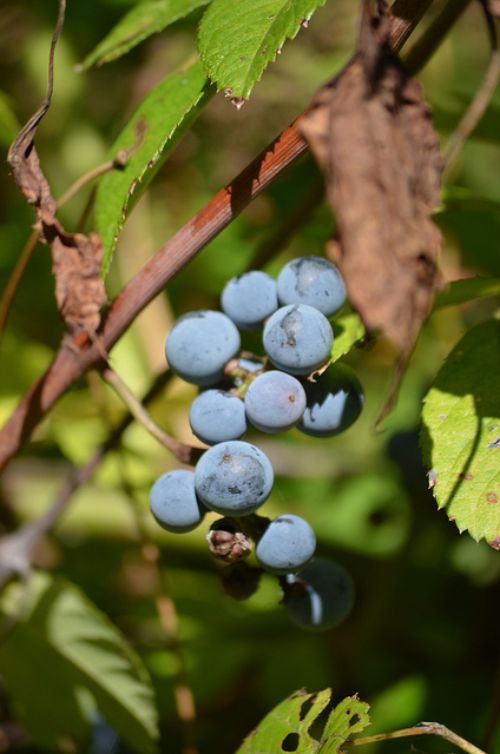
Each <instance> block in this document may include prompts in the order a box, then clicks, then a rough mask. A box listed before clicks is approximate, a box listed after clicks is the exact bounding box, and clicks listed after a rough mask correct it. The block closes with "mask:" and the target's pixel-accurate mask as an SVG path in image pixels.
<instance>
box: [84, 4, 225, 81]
mask: <svg viewBox="0 0 500 754" xmlns="http://www.w3.org/2000/svg"><path fill="white" fill-rule="evenodd" d="M209 2H210V0H145V2H139V3H137V5H135V6H134V7H133V8H132V9H131V10H129V11H128V13H126V14H125V15H124V16H123V18H122V19H121V20H120V21H119V22H118V23H117V25H116V26H115V27H114V28H113V29H112V30H111V31H110V32H109V34H107V35H106V36H105V37H104V39H103V40H102V42H99V44H98V45H97V47H96V48H95V49H94V50H92V52H91V53H90V54H89V55H87V57H86V58H85V60H84V61H83V63H82V64H81V65H80V66H79V70H86V69H88V68H90V66H92V65H94V64H97V65H102V64H103V63H110V62H111V61H112V60H116V59H117V58H119V57H121V56H122V55H125V53H127V52H128V51H129V50H131V49H132V48H133V47H135V46H136V45H138V44H139V43H140V42H143V41H144V40H145V39H147V38H148V37H150V36H151V35H152V34H156V33H157V32H159V31H163V29H166V28H167V26H170V25H171V24H173V23H174V22H175V21H179V19H181V18H185V17H186V16H188V15H189V14H190V13H192V12H193V11H194V10H196V9H197V8H201V7H202V6H204V5H207V4H208V3H209Z"/></svg>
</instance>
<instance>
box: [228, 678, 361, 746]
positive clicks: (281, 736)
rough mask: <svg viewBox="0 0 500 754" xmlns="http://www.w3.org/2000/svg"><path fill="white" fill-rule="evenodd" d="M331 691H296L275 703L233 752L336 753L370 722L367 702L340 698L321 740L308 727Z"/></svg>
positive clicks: (324, 707) (352, 698)
mask: <svg viewBox="0 0 500 754" xmlns="http://www.w3.org/2000/svg"><path fill="white" fill-rule="evenodd" d="M330 696H331V691H330V689H325V690H324V691H320V692H318V693H317V694H308V693H306V692H305V691H298V692H297V693H295V694H292V696H290V697H288V699H285V701H284V702H281V704H278V706H277V707H275V708H274V709H273V710H272V711H271V712H270V713H269V714H268V715H266V717H265V718H264V719H263V720H262V722H261V723H259V725H258V726H257V728H256V729H255V730H254V731H252V733H250V735H249V736H247V738H246V739H245V740H244V742H243V744H242V745H241V746H240V748H239V749H238V751H237V752H236V754H275V753H276V754H282V752H283V751H294V752H296V754H315V752H318V754H319V752H321V754H336V753H337V752H338V750H339V748H340V746H342V745H343V744H344V743H345V742H346V741H347V739H348V738H349V737H350V736H351V735H352V734H353V733H359V732H360V731H362V730H363V729H364V728H365V727H366V726H367V725H369V717H368V705H367V704H365V703H364V702H360V701H359V699H358V698H357V697H355V696H351V697H347V698H346V699H344V700H343V701H341V702H340V703H339V704H338V705H337V706H336V707H334V709H333V710H332V712H331V713H330V715H329V717H328V720H327V722H326V725H325V728H324V731H323V735H322V738H321V740H320V741H318V740H317V739H315V738H313V737H312V735H311V734H310V732H309V731H310V728H311V726H312V725H313V723H314V722H315V721H316V720H317V718H318V717H319V715H320V714H321V713H322V712H323V710H325V709H326V707H327V706H328V704H329V702H330ZM283 744H285V746H287V744H288V745H289V746H292V745H293V749H292V748H286V749H285V748H284V746H283Z"/></svg>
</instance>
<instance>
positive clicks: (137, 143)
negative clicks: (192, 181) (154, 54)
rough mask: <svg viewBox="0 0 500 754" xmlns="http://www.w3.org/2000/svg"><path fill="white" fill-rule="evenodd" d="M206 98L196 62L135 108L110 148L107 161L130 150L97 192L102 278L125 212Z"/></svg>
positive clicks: (204, 86) (171, 76)
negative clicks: (102, 246)
mask: <svg viewBox="0 0 500 754" xmlns="http://www.w3.org/2000/svg"><path fill="white" fill-rule="evenodd" d="M209 96H210V92H209V90H208V89H207V87H206V77H205V74H204V72H203V68H202V66H201V65H200V63H199V62H197V63H194V64H193V65H192V66H191V67H190V68H188V70H186V71H184V72H183V73H172V74H171V75H170V76H167V78H166V79H164V80H163V81H162V82H161V83H160V84H158V86H157V87H156V88H155V89H153V91H152V92H150V93H149V94H148V96H147V97H146V98H145V99H144V100H143V101H142V102H141V104H140V105H139V107H138V108H137V110H136V111H135V113H134V114H133V116H132V117H131V119H130V120H129V122H128V123H127V125H126V126H125V128H124V129H123V131H122V132H121V134H120V135H119V137H118V138H117V140H116V141H115V143H114V144H113V147H112V148H111V150H110V156H111V157H112V158H114V157H116V155H117V154H118V153H119V152H120V150H125V151H127V150H131V155H130V158H129V160H128V162H127V165H126V167H125V168H124V169H123V170H114V171H113V172H111V173H107V174H106V175H105V176H104V177H103V178H102V180H101V181H100V183H99V187H98V190H97V197H96V207H95V216H96V225H97V230H98V232H99V234H100V236H101V238H102V241H103V245H104V256H103V263H102V270H103V274H105V273H106V272H107V270H108V268H109V265H110V263H111V258H112V254H113V251H114V248H115V246H116V241H117V238H118V234H119V232H120V230H121V228H122V227H123V224H124V222H125V219H126V216H127V214H128V212H130V210H131V208H132V207H133V205H134V204H135V203H136V202H137V200H138V199H139V197H140V196H141V194H142V193H143V191H144V189H145V188H146V186H147V185H148V184H149V182H150V181H151V179H152V178H153V176H154V175H155V174H156V172H157V170H158V169H159V167H160V166H161V165H162V164H163V162H164V161H165V159H166V158H167V155H168V154H169V153H170V151H171V150H172V148H173V147H174V145H175V144H176V143H177V142H178V141H179V139H180V137H181V136H182V135H183V133H184V132H185V131H186V129H187V128H188V127H189V126H190V125H191V123H192V122H193V120H194V119H195V118H196V116H197V115H198V114H199V112H200V110H201V108H202V106H203V105H204V104H205V102H206V101H207V99H208V97H209Z"/></svg>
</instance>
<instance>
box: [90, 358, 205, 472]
mask: <svg viewBox="0 0 500 754" xmlns="http://www.w3.org/2000/svg"><path fill="white" fill-rule="evenodd" d="M101 375H102V377H103V379H104V380H105V381H106V382H107V383H108V385H110V387H112V388H113V390H114V391H115V393H116V394H117V395H118V396H119V397H120V398H121V399H122V401H123V402H124V404H125V405H126V406H127V408H128V410H129V411H130V413H131V414H132V416H133V417H134V419H136V420H137V421H138V422H139V423H140V424H142V426H143V427H144V429H145V430H146V431H147V432H149V434H150V435H152V437H154V438H155V440H158V442H160V443H161V444H162V445H163V446H164V447H165V448H167V450H170V452H171V453H173V454H174V456H175V457H176V458H177V460H178V461H180V462H181V463H187V464H193V463H196V460H197V459H198V458H199V456H200V454H201V453H202V452H203V451H200V450H199V449H198V448H193V447H191V446H190V445H185V444H184V443H182V442H179V441H178V440H174V438H173V437H170V435H168V434H167V433H166V432H164V431H163V429H161V427H159V426H158V425H157V424H156V422H155V421H154V420H153V419H152V418H151V416H150V415H149V413H148V411H147V410H146V409H145V408H144V406H143V404H142V403H141V401H140V400H138V398H137V397H136V396H135V395H134V393H133V392H132V391H131V390H130V388H129V387H128V386H127V385H126V384H125V382H124V381H123V380H122V378H121V377H120V376H119V375H118V374H117V373H116V372H115V371H114V369H111V367H106V368H105V369H103V370H102V371H101Z"/></svg>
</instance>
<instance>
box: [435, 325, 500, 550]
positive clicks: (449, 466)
mask: <svg viewBox="0 0 500 754" xmlns="http://www.w3.org/2000/svg"><path fill="white" fill-rule="evenodd" d="M499 364H500V322H499V321H497V320H489V321H487V322H483V323H482V324H480V325H477V326H476V327H474V328H472V330H469V332H468V333H467V334H466V335H465V336H464V337H463V338H462V340H461V341H460V342H459V343H458V345H457V346H455V348H454V349H453V351H452V352H451V354H450V355H449V356H448V358H447V360H446V362H445V364H444V365H443V366H442V368H441V369H440V371H439V372H438V374H437V376H436V378H435V380H434V382H433V384H432V387H431V389H430V390H429V392H428V393H427V395H426V398H425V406H424V409H423V412H422V419H423V429H422V435H421V440H422V449H423V452H424V459H425V462H426V464H427V465H428V466H429V467H430V469H431V471H430V472H429V481H430V484H431V486H432V489H433V493H434V496H435V497H436V500H437V503H438V507H439V508H445V509H446V513H447V514H448V517H449V518H450V520H453V521H455V524H456V525H457V527H458V529H459V531H460V532H463V531H465V530H467V531H468V532H469V533H470V535H471V536H472V537H473V538H474V539H475V540H480V539H483V538H484V539H486V540H487V541H488V542H489V544H490V545H491V546H492V547H494V548H495V549H500V369H499Z"/></svg>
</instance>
